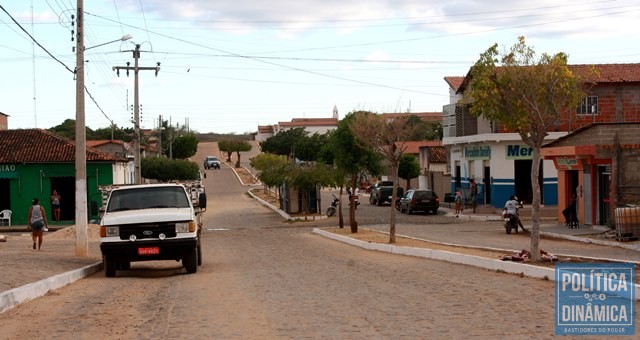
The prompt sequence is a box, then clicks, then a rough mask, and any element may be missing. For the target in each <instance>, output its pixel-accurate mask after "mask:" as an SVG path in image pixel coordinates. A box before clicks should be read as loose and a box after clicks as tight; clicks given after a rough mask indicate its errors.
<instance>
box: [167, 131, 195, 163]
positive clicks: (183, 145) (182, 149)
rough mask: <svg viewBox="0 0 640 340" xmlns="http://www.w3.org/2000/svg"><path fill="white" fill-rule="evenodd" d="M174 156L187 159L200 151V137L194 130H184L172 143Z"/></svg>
mask: <svg viewBox="0 0 640 340" xmlns="http://www.w3.org/2000/svg"><path fill="white" fill-rule="evenodd" d="M171 148H172V151H171V152H172V154H173V158H178V159H187V158H189V157H191V156H193V155H195V154H196V151H198V138H197V137H196V135H195V134H194V133H193V132H184V133H182V134H180V135H178V137H176V138H175V139H174V140H173V143H172V144H171Z"/></svg>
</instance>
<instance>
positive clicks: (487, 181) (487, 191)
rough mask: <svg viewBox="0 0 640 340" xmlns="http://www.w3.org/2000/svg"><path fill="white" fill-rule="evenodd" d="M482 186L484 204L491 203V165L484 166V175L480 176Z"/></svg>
mask: <svg viewBox="0 0 640 340" xmlns="http://www.w3.org/2000/svg"><path fill="white" fill-rule="evenodd" d="M482 183H483V184H484V185H483V188H484V204H491V167H489V166H485V167H484V177H483V178H482Z"/></svg>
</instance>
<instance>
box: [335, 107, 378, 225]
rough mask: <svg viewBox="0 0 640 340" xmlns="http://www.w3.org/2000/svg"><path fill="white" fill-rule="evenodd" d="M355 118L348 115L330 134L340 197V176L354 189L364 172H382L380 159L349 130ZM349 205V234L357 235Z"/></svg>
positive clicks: (353, 210)
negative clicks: (347, 180)
mask: <svg viewBox="0 0 640 340" xmlns="http://www.w3.org/2000/svg"><path fill="white" fill-rule="evenodd" d="M355 118H356V117H355V114H354V113H349V114H348V115H347V116H345V117H344V119H343V120H341V121H340V123H339V124H338V128H337V129H336V130H335V131H334V132H333V133H332V134H331V139H330V143H329V144H328V145H329V149H330V150H331V151H332V152H333V156H334V165H335V166H336V168H337V169H338V172H337V175H338V178H336V179H335V180H336V182H337V183H339V184H340V195H342V184H343V183H344V182H345V181H344V179H342V180H340V179H339V175H340V174H342V176H345V177H348V178H349V184H348V185H349V186H350V187H351V188H355V187H356V186H357V182H358V177H359V176H360V174H362V173H363V172H364V173H368V174H370V175H372V176H377V175H378V174H380V172H381V170H382V165H381V158H380V157H379V156H378V154H377V153H376V152H375V151H374V150H373V149H371V148H369V147H367V146H366V145H364V144H362V143H358V141H357V139H356V135H355V134H354V132H353V130H352V128H351V124H353V123H354V120H355ZM353 199H354V198H353V197H350V200H351V201H353ZM350 203H351V204H350V206H349V223H350V227H351V232H352V233H357V232H358V222H357V221H356V216H355V204H354V202H350ZM340 211H341V210H340ZM340 214H341V212H340ZM341 226H342V225H341Z"/></svg>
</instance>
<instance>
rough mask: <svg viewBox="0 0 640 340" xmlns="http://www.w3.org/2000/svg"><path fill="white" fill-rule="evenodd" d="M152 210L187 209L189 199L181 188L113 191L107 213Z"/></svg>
mask: <svg viewBox="0 0 640 340" xmlns="http://www.w3.org/2000/svg"><path fill="white" fill-rule="evenodd" d="M153 208H189V198H188V196H187V194H186V192H185V190H184V189H183V188H181V187H157V188H136V189H135V190H115V191H113V192H112V193H111V196H110V197H109V205H108V206H107V212H114V211H123V210H134V209H153Z"/></svg>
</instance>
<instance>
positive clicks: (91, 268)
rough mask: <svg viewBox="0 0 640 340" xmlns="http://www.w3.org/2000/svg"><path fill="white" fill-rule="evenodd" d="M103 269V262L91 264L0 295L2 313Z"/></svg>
mask: <svg viewBox="0 0 640 340" xmlns="http://www.w3.org/2000/svg"><path fill="white" fill-rule="evenodd" d="M101 269H102V262H97V263H94V264H90V265H88V266H85V267H82V268H80V269H75V270H71V271H68V272H66V273H62V274H58V275H54V276H52V277H49V278H46V279H42V280H40V281H36V282H33V283H29V284H26V285H24V286H20V287H17V288H13V289H10V290H7V291H5V292H2V293H0V313H4V312H5V311H7V310H9V309H11V308H13V307H15V306H17V305H19V304H21V303H23V302H26V301H29V300H33V299H35V298H39V297H41V296H44V295H45V294H47V293H48V292H49V291H51V290H55V289H58V288H61V287H64V286H66V285H68V284H70V283H73V282H75V281H78V280H80V279H82V278H85V277H87V276H90V275H93V274H95V273H96V272H98V271H100V270H101Z"/></svg>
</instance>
